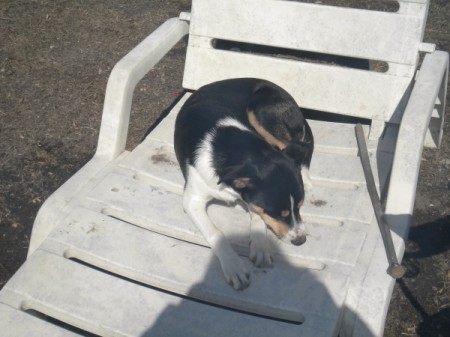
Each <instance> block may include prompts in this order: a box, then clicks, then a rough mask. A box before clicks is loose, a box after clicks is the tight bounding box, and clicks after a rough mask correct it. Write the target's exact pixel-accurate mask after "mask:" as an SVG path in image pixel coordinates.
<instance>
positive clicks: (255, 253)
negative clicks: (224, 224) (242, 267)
mask: <svg viewBox="0 0 450 337" xmlns="http://www.w3.org/2000/svg"><path fill="white" fill-rule="evenodd" d="M249 258H250V260H251V261H252V262H253V264H254V265H255V266H256V267H258V268H267V267H272V265H273V258H272V253H271V252H270V245H269V242H268V241H267V237H266V235H265V233H261V234H260V233H252V239H251V242H250V256H249Z"/></svg>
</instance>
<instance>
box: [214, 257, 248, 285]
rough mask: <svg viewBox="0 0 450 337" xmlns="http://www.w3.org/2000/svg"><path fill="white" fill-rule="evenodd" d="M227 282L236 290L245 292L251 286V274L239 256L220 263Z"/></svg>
mask: <svg viewBox="0 0 450 337" xmlns="http://www.w3.org/2000/svg"><path fill="white" fill-rule="evenodd" d="M220 264H221V266H222V272H223V274H224V276H225V280H226V281H227V282H228V283H229V284H230V285H231V286H232V287H233V288H234V289H236V290H243V289H245V288H247V287H248V286H249V285H250V272H249V271H248V269H247V267H246V266H245V263H244V262H243V261H242V260H241V258H240V257H239V256H237V255H235V256H233V257H227V258H226V259H224V260H221V261H220Z"/></svg>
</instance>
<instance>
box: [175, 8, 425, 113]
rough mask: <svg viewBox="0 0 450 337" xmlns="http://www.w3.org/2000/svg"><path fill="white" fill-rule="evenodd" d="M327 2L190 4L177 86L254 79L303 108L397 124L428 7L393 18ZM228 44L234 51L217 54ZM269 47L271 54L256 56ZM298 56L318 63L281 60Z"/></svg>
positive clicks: (399, 11)
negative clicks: (358, 64) (362, 64)
mask: <svg viewBox="0 0 450 337" xmlns="http://www.w3.org/2000/svg"><path fill="white" fill-rule="evenodd" d="M330 2H333V0H328V1H327V0H324V1H321V4H316V3H312V1H282V0H193V3H192V11H191V18H190V21H191V22H190V33H189V44H188V50H187V56H186V65H185V74H184V80H183V86H184V87H185V88H188V89H193V90H195V89H198V88H199V87H201V86H202V85H205V84H207V83H210V82H214V81H218V80H222V79H227V78H234V77H259V78H264V79H267V80H270V81H273V82H275V83H277V84H278V85H280V86H282V87H284V88H285V89H286V90H287V91H288V92H290V93H291V95H292V96H293V97H294V98H295V99H296V100H297V103H298V104H299V106H301V107H305V108H309V109H315V110H320V111H326V112H332V113H338V114H344V115H349V116H356V117H362V118H368V119H375V120H380V121H395V116H396V115H397V114H396V112H397V111H398V110H399V106H401V105H402V102H403V101H404V96H406V95H407V94H408V88H409V86H410V84H411V81H412V79H413V77H414V73H415V69H416V66H417V62H418V56H419V48H420V45H421V42H422V38H423V32H424V27H425V22H426V16H427V13H428V0H398V1H396V2H394V3H397V4H398V6H397V10H396V11H394V12H385V11H376V10H367V9H358V8H349V7H341V6H337V5H336V6H331V5H329V3H330ZM334 2H335V3H339V0H335V1H334ZM367 2H370V0H369V1H367ZM378 2H380V1H378ZM324 3H328V5H327V4H324ZM230 41H232V42H230ZM233 43H235V44H236V45H237V46H238V47H239V48H231V49H227V48H218V46H220V45H225V46H232V45H233ZM249 45H250V46H252V47H253V50H251V51H246V50H245V46H249ZM243 46H244V47H243ZM267 47H270V48H277V49H274V50H273V51H274V53H275V54H274V55H270V53H269V54H267V53H264V52H261V51H264V50H267ZM264 48H266V49H264ZM250 49H251V48H250ZM299 52H300V55H302V53H303V55H307V57H309V58H311V55H312V58H313V59H314V58H316V61H314V62H311V61H308V60H306V59H305V58H304V57H290V56H289V57H287V56H286V55H282V56H281V57H280V53H281V54H283V53H286V54H291V56H292V55H294V56H296V55H297V54H298V53H299ZM296 53H297V54H296ZM330 56H337V57H339V58H340V59H341V60H342V59H343V60H344V63H345V60H349V62H348V63H349V64H350V63H351V62H350V61H354V60H355V59H357V61H361V60H363V61H367V64H369V63H370V64H372V63H373V61H377V62H378V63H379V62H383V63H384V65H385V68H387V70H385V71H382V72H379V71H373V70H368V69H356V68H352V67H351V66H350V67H348V66H341V65H340V66H338V65H336V63H335V62H326V63H324V62H322V61H323V60H324V59H328V60H330ZM317 60H319V62H317ZM321 60H322V61H321ZM331 60H333V59H332V58H331Z"/></svg>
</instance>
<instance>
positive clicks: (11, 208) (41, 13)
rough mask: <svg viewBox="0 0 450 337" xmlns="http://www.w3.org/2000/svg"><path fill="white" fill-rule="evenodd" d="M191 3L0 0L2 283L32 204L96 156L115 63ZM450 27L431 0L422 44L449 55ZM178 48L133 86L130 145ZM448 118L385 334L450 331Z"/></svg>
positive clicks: (15, 261) (172, 78) (166, 93)
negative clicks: (102, 114)
mask: <svg viewBox="0 0 450 337" xmlns="http://www.w3.org/2000/svg"><path fill="white" fill-rule="evenodd" d="M340 2H345V1H344V0H341V1H340ZM189 8H190V1H188V0H181V1H180V0H179V1H175V0H164V1H160V0H159V1H158V0H129V1H119V0H110V1H85V0H78V1H73V0H72V1H69V0H61V1H51V0H28V1H24V0H22V1H17V0H15V1H12V0H3V1H2V2H1V5H0V27H1V28H0V40H1V41H2V43H1V44H0V78H1V89H0V121H1V122H0V288H1V287H2V286H3V285H4V284H5V283H6V282H7V280H8V279H9V278H10V277H11V275H12V274H13V273H14V272H15V271H16V270H17V269H18V268H19V266H20V265H21V263H22V262H23V261H24V260H25V257H26V253H27V248H28V243H29V238H30V233H31V228H32V224H33V219H34V218H35V216H36V213H37V210H38V209H39V207H40V206H41V204H42V203H43V202H44V200H45V199H46V198H47V197H48V196H49V195H50V194H51V193H52V192H53V191H54V190H55V189H56V188H58V187H59V186H60V185H61V184H62V183H63V182H64V181H66V180H67V179H68V178H69V177H70V176H71V175H72V174H74V173H75V172H76V171H77V170H78V169H79V168H80V167H81V166H82V165H84V164H85V163H86V162H87V161H88V160H89V159H90V157H91V156H92V155H93V153H94V151H95V146H96V141H97V136H98V130H99V125H100V119H101V113H102V104H103V98H104V92H105V87H106V82H107V78H108V75H109V73H110V71H111V69H112V67H113V65H114V64H115V63H116V62H117V61H118V60H119V59H120V58H121V57H122V56H123V55H125V54H126V53H127V52H128V51H129V50H130V49H131V48H132V47H133V46H135V45H136V44H137V43H138V42H139V41H140V40H142V39H143V38H144V37H145V36H146V35H148V34H149V33H150V32H152V31H153V30H154V29H155V28H157V27H158V26H159V25H160V24H161V23H163V22H164V21H165V20H166V19H168V18H169V17H173V16H177V15H178V14H179V12H180V11H188V10H189ZM449 22H450V4H449V1H448V0H431V6H430V14H429V19H428V25H427V31H426V34H425V41H426V42H432V43H435V44H436V45H437V48H438V49H440V50H446V51H449V50H450V29H449ZM185 44H186V42H185V41H183V42H180V43H179V45H178V46H177V47H176V48H175V49H174V50H173V51H171V52H170V54H169V55H168V57H166V58H165V60H164V61H163V62H162V63H160V64H159V65H158V66H157V67H156V68H155V69H154V70H152V71H151V72H150V74H149V75H148V76H146V77H145V78H144V80H143V81H142V83H141V84H139V86H138V88H137V90H136V98H135V101H134V105H133V113H132V123H131V129H130V137H129V142H128V147H129V148H133V147H134V146H135V145H136V144H137V143H138V141H139V140H140V139H141V138H142V136H143V135H144V133H145V130H146V129H147V128H148V127H149V126H150V125H151V124H152V122H153V121H154V120H155V119H156V118H157V117H158V115H159V113H160V112H161V111H163V110H164V108H166V107H167V106H169V105H170V103H171V102H172V101H173V99H174V98H175V97H176V94H177V92H178V90H180V89H181V79H182V71H183V62H184V47H185ZM393 47H394V46H393ZM448 105H449V102H448V101H447V106H448ZM446 116H447V118H446V120H447V121H446V123H445V126H444V129H445V130H444V141H443V145H442V147H441V149H439V150H435V149H425V150H424V153H423V159H422V166H421V171H420V177H419V184H418V191H417V200H416V207H415V211H414V219H413V226H412V229H411V233H410V240H409V242H408V244H407V252H406V255H405V258H404V261H403V263H404V265H405V266H406V267H407V268H408V273H407V275H406V277H405V278H404V279H403V280H402V281H400V282H398V283H397V285H396V287H395V290H394V293H393V297H392V301H391V305H390V308H389V313H388V318H387V323H386V329H385V336H386V337H400V336H411V337H414V336H428V337H438V336H450V123H449V120H450V114H449V109H448V108H447V113H446Z"/></svg>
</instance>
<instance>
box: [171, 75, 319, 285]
mask: <svg viewBox="0 0 450 337" xmlns="http://www.w3.org/2000/svg"><path fill="white" fill-rule="evenodd" d="M174 144H175V152H176V156H177V159H178V162H179V164H180V167H181V170H182V172H183V175H184V178H185V179H186V184H185V190H184V197H183V205H184V208H185V210H186V212H187V213H188V215H189V216H190V217H191V219H192V220H193V222H194V223H195V224H196V226H197V227H198V228H199V230H200V231H201V232H202V234H203V235H204V237H205V239H206V240H207V242H208V243H209V244H210V246H211V248H212V250H213V251H214V253H215V255H216V256H217V257H218V259H219V261H220V264H221V267H222V271H223V273H224V275H225V279H226V280H227V282H228V283H230V284H231V285H232V286H233V287H234V288H235V289H243V288H245V287H247V286H248V285H249V284H250V274H249V272H248V270H247V269H246V267H245V265H244V263H243V262H242V260H241V259H240V258H239V257H238V256H237V254H236V253H235V252H234V251H233V249H232V248H231V246H230V244H229V242H228V241H227V240H226V238H225V237H224V235H223V233H222V232H221V231H220V230H219V229H218V228H217V227H216V226H214V224H213V223H212V221H211V220H210V218H209V217H208V214H207V212H206V209H207V206H208V203H209V202H210V201H212V200H213V199H218V200H222V201H225V202H228V203H231V202H236V201H237V200H243V201H244V202H245V203H246V204H247V206H248V210H249V212H250V215H251V224H250V226H251V230H250V233H251V234H250V240H251V243H250V259H251V260H252V261H253V262H254V264H255V265H256V266H258V267H264V266H270V265H271V264H272V256H271V254H270V248H269V243H268V241H267V237H266V228H267V227H268V228H269V229H270V230H272V231H273V232H274V233H275V234H276V236H277V237H278V238H280V239H281V240H283V241H286V242H290V243H292V244H294V245H301V244H302V243H304V242H305V240H306V235H305V233H304V232H303V231H302V229H301V228H300V222H301V218H300V213H299V210H300V206H301V205H302V203H303V200H304V185H303V181H304V180H303V179H302V176H301V175H300V167H302V172H303V173H305V172H306V173H308V168H309V164H310V161H311V156H312V152H313V146H314V143H313V136H312V133H311V129H310V128H309V126H308V124H307V122H306V120H305V118H304V117H303V114H302V112H301V111H300V109H299V108H298V106H297V104H296V103H295V101H294V99H293V98H292V97H291V96H290V95H289V94H288V93H287V92H286V91H285V90H283V89H282V88H280V87H278V86H276V85H275V84H273V83H271V82H268V81H264V80H260V79H253V78H242V79H231V80H225V81H220V82H215V83H212V84H209V85H206V86H204V87H202V88H200V89H199V90H197V91H196V92H195V93H193V94H192V96H191V97H190V98H189V99H188V100H187V101H186V103H185V104H184V105H183V107H182V108H181V110H180V112H179V114H178V117H177V120H176V124H175V141H174ZM307 175H308V174H306V176H307ZM304 176H305V175H304ZM308 182H309V178H308ZM266 226H267V227H266Z"/></svg>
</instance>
